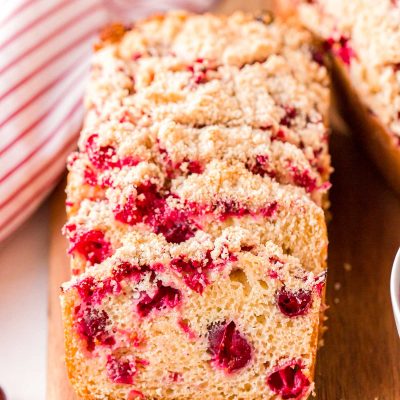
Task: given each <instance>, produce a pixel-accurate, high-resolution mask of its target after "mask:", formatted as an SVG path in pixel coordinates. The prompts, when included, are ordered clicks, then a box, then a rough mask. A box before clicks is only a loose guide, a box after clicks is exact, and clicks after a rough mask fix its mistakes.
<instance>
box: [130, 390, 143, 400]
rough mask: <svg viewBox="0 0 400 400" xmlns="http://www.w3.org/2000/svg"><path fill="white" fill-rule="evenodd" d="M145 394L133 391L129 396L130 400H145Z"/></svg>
mask: <svg viewBox="0 0 400 400" xmlns="http://www.w3.org/2000/svg"><path fill="white" fill-rule="evenodd" d="M144 398H145V397H144V394H143V393H142V392H139V390H131V391H130V392H129V394H128V400H137V399H144Z"/></svg>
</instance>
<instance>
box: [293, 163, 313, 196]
mask: <svg viewBox="0 0 400 400" xmlns="http://www.w3.org/2000/svg"><path fill="white" fill-rule="evenodd" d="M291 170H292V173H293V180H294V183H295V184H296V185H299V186H301V187H303V188H304V189H306V191H307V192H308V193H311V192H313V191H314V190H315V189H316V188H317V180H316V179H315V178H313V177H311V176H310V171H308V170H304V171H300V170H299V169H298V168H297V167H295V166H292V167H291Z"/></svg>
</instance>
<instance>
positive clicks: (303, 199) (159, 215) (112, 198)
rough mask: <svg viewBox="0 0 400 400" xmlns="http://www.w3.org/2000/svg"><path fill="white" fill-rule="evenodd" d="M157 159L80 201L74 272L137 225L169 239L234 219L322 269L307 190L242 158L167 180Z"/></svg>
mask: <svg viewBox="0 0 400 400" xmlns="http://www.w3.org/2000/svg"><path fill="white" fill-rule="evenodd" d="M164 184H165V181H164V177H163V175H162V174H161V173H160V171H159V170H157V169H156V168H154V164H148V163H144V162H143V163H140V164H139V165H138V166H137V167H135V168H131V169H129V170H127V169H125V168H124V169H122V170H120V173H119V175H118V177H116V178H115V180H114V185H113V187H112V188H109V189H108V190H107V192H106V198H105V199H102V200H99V199H97V200H95V201H94V200H88V199H86V200H83V201H82V202H81V204H80V208H79V210H78V212H77V213H76V214H75V215H74V216H72V217H71V218H70V219H69V222H68V224H67V225H66V227H65V231H66V234H67V237H68V238H69V240H70V242H71V246H70V253H71V254H73V256H74V260H73V263H72V268H73V272H74V273H75V274H76V273H80V272H81V271H82V270H84V269H85V268H86V267H87V266H90V265H93V264H96V263H99V262H101V261H103V260H104V259H105V258H106V257H108V256H109V255H111V254H112V253H113V252H114V251H115V249H117V248H118V247H119V246H120V245H121V244H122V242H123V238H124V236H125V235H126V234H127V233H128V232H130V231H133V230H138V231H151V232H154V233H157V234H159V235H161V236H163V237H164V238H165V239H166V240H167V241H168V242H170V243H181V242H185V241H187V240H190V239H191V238H193V237H195V236H196V235H197V234H200V233H201V232H207V233H210V234H211V235H212V236H213V237H218V236H219V235H220V232H221V230H222V229H224V228H226V227H229V226H236V225H238V226H241V227H245V228H247V229H249V230H252V231H253V232H257V235H258V236H259V237H260V239H261V240H264V241H267V240H272V241H273V242H274V243H276V244H278V245H279V246H281V247H282V248H283V249H285V251H286V252H288V253H289V254H293V255H294V256H296V257H297V258H299V260H300V261H301V262H302V263H303V264H304V265H305V266H306V268H307V269H309V270H312V271H314V272H316V273H319V272H321V271H322V270H323V269H324V268H325V259H326V251H327V235H326V226H325V219H324V212H323V211H322V209H321V208H320V207H318V206H317V205H316V204H315V203H314V202H313V201H312V200H311V199H310V198H309V197H308V196H307V194H306V193H305V192H304V189H302V188H299V187H295V186H292V185H282V184H279V183H278V182H276V181H275V180H274V179H272V178H271V177H269V176H263V177H262V176H260V175H258V174H253V173H252V172H251V171H249V170H248V169H247V168H246V166H245V165H244V164H243V163H240V162H231V163H230V164H228V163H227V162H225V161H216V160H215V161H211V162H210V163H209V164H207V165H206V167H205V169H204V171H203V172H202V173H201V174H190V175H189V176H187V177H185V176H178V177H177V178H175V179H171V180H168V185H169V188H166V187H165V186H164Z"/></svg>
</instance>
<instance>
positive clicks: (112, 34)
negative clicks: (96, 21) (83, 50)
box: [93, 22, 128, 51]
mask: <svg viewBox="0 0 400 400" xmlns="http://www.w3.org/2000/svg"><path fill="white" fill-rule="evenodd" d="M127 31H128V28H127V27H126V26H125V25H124V24H121V23H119V22H115V23H113V24H111V25H109V26H106V27H105V28H103V30H102V31H101V32H100V34H99V40H98V41H97V42H96V43H95V44H94V45H93V48H94V50H95V51H98V50H100V49H102V48H103V47H105V46H107V45H109V44H112V43H117V42H119V41H120V40H121V39H122V38H123V37H124V35H125V33H126V32H127Z"/></svg>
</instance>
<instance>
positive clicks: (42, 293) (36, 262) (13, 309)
mask: <svg viewBox="0 0 400 400" xmlns="http://www.w3.org/2000/svg"><path fill="white" fill-rule="evenodd" d="M48 215H49V213H48V203H45V204H44V205H42V207H41V208H40V209H39V210H38V211H37V212H36V213H35V214H34V215H33V216H32V217H31V218H30V219H29V220H28V221H27V222H25V223H24V224H23V225H22V226H21V227H20V228H19V229H18V231H16V232H15V233H14V234H12V235H11V237H9V238H8V239H6V240H5V241H4V242H1V243H0V386H1V387H2V388H3V390H4V391H5V393H6V395H7V400H44V399H45V388H46V381H45V379H46V348H47V347H46V343H47V271H48V244H49V237H48Z"/></svg>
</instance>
